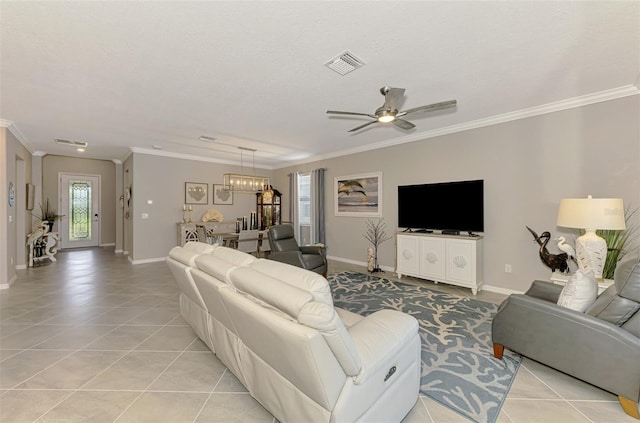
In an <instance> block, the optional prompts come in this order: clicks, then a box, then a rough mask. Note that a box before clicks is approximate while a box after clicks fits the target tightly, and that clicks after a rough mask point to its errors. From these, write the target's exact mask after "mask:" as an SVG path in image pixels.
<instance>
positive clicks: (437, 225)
mask: <svg viewBox="0 0 640 423" xmlns="http://www.w3.org/2000/svg"><path fill="white" fill-rule="evenodd" d="M398 227H399V228H408V229H412V230H419V229H426V230H449V231H468V232H484V181H483V180H477V181H459V182H443V183H437V184H422V185H404V186H399V187H398Z"/></svg>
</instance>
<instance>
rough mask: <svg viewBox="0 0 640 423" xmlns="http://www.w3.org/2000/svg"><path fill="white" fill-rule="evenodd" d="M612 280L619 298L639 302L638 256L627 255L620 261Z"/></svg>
mask: <svg viewBox="0 0 640 423" xmlns="http://www.w3.org/2000/svg"><path fill="white" fill-rule="evenodd" d="M613 280H614V282H615V285H616V291H617V292H618V295H619V296H621V297H622V298H626V299H628V300H631V301H635V302H640V256H635V255H627V256H625V257H624V258H623V259H622V260H620V262H619V263H618V264H617V266H616V271H615V273H614V276H613Z"/></svg>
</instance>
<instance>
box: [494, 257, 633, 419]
mask: <svg viewBox="0 0 640 423" xmlns="http://www.w3.org/2000/svg"><path fill="white" fill-rule="evenodd" d="M561 291H562V286H559V285H554V284H552V283H550V282H543V281H534V282H533V284H532V285H531V287H530V288H529V290H528V291H527V292H526V293H525V294H514V295H510V296H509V298H507V299H506V300H504V302H503V303H502V304H501V305H500V307H499V309H498V312H497V314H496V316H495V317H494V319H493V323H492V334H491V335H492V340H493V350H494V356H495V357H496V358H498V359H502V354H503V350H504V348H505V347H506V348H509V349H510V350H512V351H515V352H518V353H520V354H522V355H524V356H526V357H530V358H532V359H533V360H536V361H539V362H540V363H543V364H545V365H547V366H549V367H553V368H554V369H557V370H559V371H561V372H564V373H567V374H569V375H571V376H573V377H576V378H578V379H581V380H583V381H585V382H588V383H590V384H592V385H595V386H598V387H600V388H602V389H604V390H606V391H609V392H612V393H614V394H616V395H617V396H618V400H619V401H620V404H621V405H622V408H623V409H624V411H625V412H626V413H627V414H629V415H630V416H632V417H635V418H637V419H640V412H639V410H638V402H639V401H640V311H638V310H639V309H640V262H639V258H638V257H637V256H634V257H630V256H628V257H625V258H624V259H623V260H622V261H620V263H618V266H617V268H616V271H615V276H614V284H613V285H612V286H610V287H609V288H607V290H605V291H604V292H603V293H602V294H600V295H599V296H598V298H597V299H596V301H595V302H594V303H593V304H592V305H591V306H590V307H589V308H588V309H587V310H586V312H585V313H580V312H577V311H574V310H570V309H568V308H564V307H561V306H558V305H556V302H557V300H558V297H559V295H560V292H561Z"/></svg>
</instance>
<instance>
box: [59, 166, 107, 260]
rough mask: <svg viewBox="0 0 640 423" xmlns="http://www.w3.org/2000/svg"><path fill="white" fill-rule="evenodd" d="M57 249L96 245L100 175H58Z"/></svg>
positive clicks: (98, 233)
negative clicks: (58, 214) (58, 213)
mask: <svg viewBox="0 0 640 423" xmlns="http://www.w3.org/2000/svg"><path fill="white" fill-rule="evenodd" d="M58 192H59V193H60V194H59V195H60V214H62V215H63V216H64V217H63V218H62V219H60V221H59V231H60V246H61V247H62V248H77V247H97V246H98V245H100V176H97V175H75V174H65V173H63V174H60V186H59V190H58Z"/></svg>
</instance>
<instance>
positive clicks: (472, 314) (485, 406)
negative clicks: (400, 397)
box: [328, 272, 522, 423]
mask: <svg viewBox="0 0 640 423" xmlns="http://www.w3.org/2000/svg"><path fill="white" fill-rule="evenodd" d="M328 280H329V285H330V286H331V292H332V294H333V300H334V304H335V306H336V307H340V308H343V309H346V310H349V311H352V312H354V313H358V314H361V315H365V316H366V315H368V314H371V313H373V312H375V311H377V310H381V309H384V308H387V309H394V310H399V311H402V312H404V313H407V314H409V315H411V316H413V317H415V318H416V319H418V322H419V323H420V329H419V332H420V337H421V339H422V377H421V383H420V385H421V386H420V392H421V393H422V394H424V395H426V396H429V397H431V398H433V399H434V400H435V401H438V402H439V403H441V404H443V405H445V406H446V407H449V408H451V409H453V410H455V411H456V412H458V413H459V414H461V415H463V416H465V417H467V418H469V419H471V420H473V421H475V422H478V423H493V422H495V421H496V419H497V417H498V414H499V413H500V408H501V407H502V404H503V402H504V400H505V398H506V397H507V394H508V392H509V389H510V388H511V384H512V383H513V380H514V379H515V375H516V372H517V371H518V368H519V367H520V362H521V361H522V357H521V356H519V355H518V354H516V353H513V352H512V351H510V350H507V349H505V351H504V358H503V359H502V360H497V359H495V358H494V357H493V347H492V343H491V319H492V318H493V316H494V315H495V313H496V311H497V308H498V307H497V306H496V305H495V304H491V303H487V302H484V301H479V300H475V299H473V298H468V297H461V296H457V295H452V294H445V293H441V292H438V291H434V290H431V289H428V288H424V287H420V286H415V285H411V284H407V283H402V282H396V281H391V280H388V279H382V278H378V277H375V276H371V275H365V274H362V273H357V272H342V273H337V274H333V275H330V276H329V277H328Z"/></svg>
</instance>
